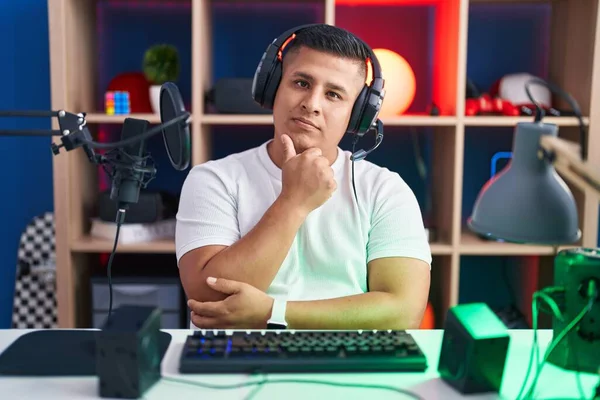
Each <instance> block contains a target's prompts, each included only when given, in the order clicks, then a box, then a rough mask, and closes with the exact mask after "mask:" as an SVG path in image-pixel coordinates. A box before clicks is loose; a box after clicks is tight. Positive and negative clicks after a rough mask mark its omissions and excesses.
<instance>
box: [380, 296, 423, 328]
mask: <svg viewBox="0 0 600 400" xmlns="http://www.w3.org/2000/svg"><path fill="white" fill-rule="evenodd" d="M426 307H427V303H425V305H424V306H421V305H419V304H415V303H411V302H410V301H406V300H405V299H398V298H395V299H394V306H393V307H392V310H391V312H390V314H389V320H388V323H389V326H391V328H387V329H393V330H408V329H420V328H421V325H422V323H423V318H424V316H425V309H426Z"/></svg>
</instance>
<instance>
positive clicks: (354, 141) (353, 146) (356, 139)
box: [352, 135, 358, 208]
mask: <svg viewBox="0 0 600 400" xmlns="http://www.w3.org/2000/svg"><path fill="white" fill-rule="evenodd" d="M356 143H358V135H355V136H354V140H353V141H352V154H354V150H355V148H356ZM352 189H353V190H354V198H355V199H356V207H357V208H358V196H357V195H356V186H355V185H354V160H352Z"/></svg>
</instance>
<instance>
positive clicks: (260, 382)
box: [161, 376, 425, 400]
mask: <svg viewBox="0 0 600 400" xmlns="http://www.w3.org/2000/svg"><path fill="white" fill-rule="evenodd" d="M161 379H162V380H166V381H167V382H174V383H183V384H187V385H192V386H198V387H202V388H206V389H239V388H243V387H248V386H254V385H261V386H262V385H264V384H266V383H307V384H312V385H328V386H336V387H346V388H360V389H381V390H389V391H392V392H396V393H398V394H402V395H405V396H408V397H409V398H412V399H417V400H425V399H424V398H423V397H421V396H419V395H418V394H416V393H413V392H410V391H408V390H405V389H400V388H397V387H394V386H387V385H372V384H360V383H339V382H331V381H321V380H315V379H277V380H268V379H267V377H264V378H263V379H261V380H254V381H250V382H242V383H234V384H231V385H213V384H210V383H203V382H195V381H188V380H186V379H179V378H175V377H170V376H163V377H162V378H161ZM257 392H258V391H257V390H254V391H253V392H251V393H250V394H251V395H255V394H256V393H257ZM245 400H250V398H248V397H246V399H245Z"/></svg>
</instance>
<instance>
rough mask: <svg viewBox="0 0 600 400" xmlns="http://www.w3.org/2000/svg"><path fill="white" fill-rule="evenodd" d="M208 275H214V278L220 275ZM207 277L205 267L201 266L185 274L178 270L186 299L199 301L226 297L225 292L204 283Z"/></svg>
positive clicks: (218, 299)
mask: <svg viewBox="0 0 600 400" xmlns="http://www.w3.org/2000/svg"><path fill="white" fill-rule="evenodd" d="M210 276H214V277H216V278H219V277H220V276H218V274H216V275H215V274H212V275H210ZM208 277H209V274H208V272H207V271H206V268H202V269H201V270H199V271H197V272H196V273H193V274H189V273H188V274H185V273H183V272H182V271H180V276H179V279H180V281H181V286H182V287H183V291H184V292H185V295H186V297H187V298H188V299H193V300H196V301H200V302H205V301H221V300H224V299H225V298H227V295H226V294H224V293H221V292H218V291H216V290H214V289H212V288H211V287H210V286H208V284H207V283H206V278H208Z"/></svg>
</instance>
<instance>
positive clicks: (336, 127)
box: [273, 46, 365, 161]
mask: <svg viewBox="0 0 600 400" xmlns="http://www.w3.org/2000/svg"><path fill="white" fill-rule="evenodd" d="M296 50H297V51H295V52H291V53H288V54H287V55H286V57H285V58H284V63H283V73H282V77H281V83H280V84H279V88H278V90H277V96H276V97H275V103H274V105H273V119H274V123H275V143H277V145H276V148H280V147H279V146H278V144H279V142H280V139H279V138H280V136H281V135H282V134H287V135H289V136H290V138H291V139H292V141H293V142H294V147H295V148H296V153H298V154H300V153H301V152H303V151H304V150H306V149H308V148H310V147H318V148H320V149H321V150H322V152H323V155H324V156H326V157H327V158H329V159H330V161H333V160H335V157H336V156H337V150H336V149H337V146H338V144H339V142H340V140H341V139H342V137H343V136H344V133H345V132H346V129H347V127H348V121H349V120H350V114H351V112H352V107H353V105H354V101H355V100H356V98H357V97H358V94H359V93H360V91H361V90H362V88H363V86H364V84H365V76H364V70H363V69H361V64H360V62H359V61H356V60H350V59H346V58H341V57H338V56H335V55H332V54H328V53H324V52H320V51H317V50H313V49H310V48H308V47H304V46H302V47H300V48H299V49H296ZM363 68H364V66H363Z"/></svg>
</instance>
